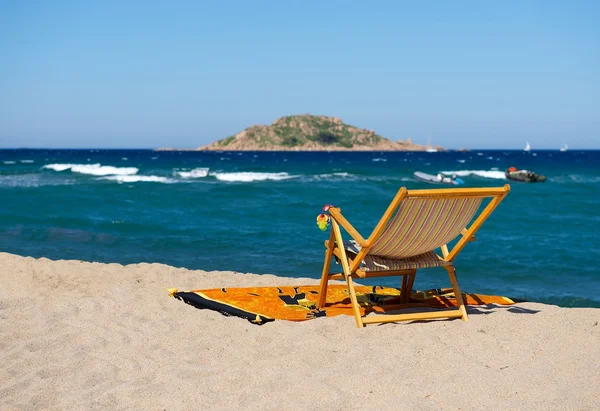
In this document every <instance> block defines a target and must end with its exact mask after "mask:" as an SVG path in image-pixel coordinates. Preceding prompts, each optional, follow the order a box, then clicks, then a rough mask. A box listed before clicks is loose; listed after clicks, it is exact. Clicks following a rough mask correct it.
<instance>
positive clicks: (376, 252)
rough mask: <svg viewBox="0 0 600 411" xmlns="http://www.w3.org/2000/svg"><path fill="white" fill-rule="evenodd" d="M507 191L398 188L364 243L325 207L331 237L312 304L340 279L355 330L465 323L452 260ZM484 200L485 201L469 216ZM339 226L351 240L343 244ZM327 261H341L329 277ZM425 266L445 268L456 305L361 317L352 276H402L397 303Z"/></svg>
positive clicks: (339, 214)
mask: <svg viewBox="0 0 600 411" xmlns="http://www.w3.org/2000/svg"><path fill="white" fill-rule="evenodd" d="M509 191H510V186H509V185H508V184H507V185H505V186H504V187H500V188H462V189H460V188H456V189H455V188H450V189H434V190H410V191H409V190H407V189H406V188H405V187H402V188H401V189H400V190H399V191H398V194H396V196H395V197H394V199H393V200H392V203H391V204H390V205H389V207H388V209H387V211H386V212H385V213H384V215H383V217H382V218H381V220H380V221H379V223H378V224H377V226H376V227H375V229H374V230H373V232H372V233H371V235H370V236H369V238H367V239H366V240H365V239H364V238H363V237H362V236H361V235H360V233H359V232H358V231H357V230H356V229H355V228H354V227H353V226H352V225H351V224H350V223H349V222H348V221H347V220H346V219H345V218H344V216H343V215H342V210H341V209H340V208H335V207H332V208H330V209H329V213H330V216H331V234H330V236H329V240H327V241H325V247H326V250H325V263H324V266H323V274H322V276H321V285H320V297H319V302H318V305H317V306H318V307H319V308H321V307H323V306H325V304H326V298H327V284H328V282H329V280H331V279H345V280H346V283H347V286H348V293H349V294H350V300H351V302H352V306H353V310H354V317H355V319H356V325H357V326H358V327H359V328H361V327H364V325H365V324H373V323H386V322H395V321H405V320H423V319H435V318H455V317H461V318H462V319H463V320H464V321H467V320H468V317H467V310H466V309H465V306H464V302H463V299H462V296H461V292H460V288H459V286H458V281H457V278H456V272H455V270H454V259H455V258H456V256H457V255H458V254H459V253H460V252H461V250H462V249H463V248H464V246H465V245H466V244H467V242H469V241H473V240H474V239H475V237H474V234H475V232H476V231H477V230H478V229H479V228H480V227H481V225H482V224H483V222H484V221H485V220H486V219H487V218H488V217H489V216H490V214H491V213H492V212H493V211H494V209H495V208H496V207H497V206H498V204H500V202H501V201H502V200H503V199H504V197H506V195H507V194H508V192H509ZM484 199H490V201H489V203H488V204H487V206H485V207H484V208H483V210H482V211H481V212H480V213H479V214H478V215H477V217H476V218H474V217H475V216H476V214H477V212H478V210H479V209H480V208H481V207H480V206H481V204H482V202H483V201H484ZM471 221H472V223H471V225H470V226H468V224H469V223H470V222H471ZM340 226H341V227H342V228H344V229H345V231H346V232H347V233H348V234H349V235H350V237H351V238H352V241H344V240H343V238H342V233H341V230H340ZM459 236H460V238H459V239H458V242H457V243H456V244H455V245H454V247H453V248H452V249H451V250H448V243H450V242H451V241H452V240H456V239H457V237H459ZM437 249H440V250H441V255H438V254H437V253H436V252H435V250H437ZM332 258H336V259H337V260H339V261H340V262H341V265H342V269H343V272H342V273H330V266H331V259H332ZM429 267H444V268H445V269H446V270H447V271H448V275H449V277H450V283H451V284H452V288H453V291H454V295H455V298H456V302H457V308H456V309H451V310H438V311H430V312H419V313H406V314H396V315H387V314H380V315H372V316H368V317H366V316H365V317H362V316H361V313H360V306H359V303H358V300H357V296H356V291H355V289H354V283H353V278H370V277H384V276H402V288H401V293H400V301H401V302H406V303H407V302H409V300H410V294H411V291H412V286H413V283H414V280H415V276H416V272H417V269H419V268H429Z"/></svg>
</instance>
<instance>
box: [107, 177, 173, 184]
mask: <svg viewBox="0 0 600 411" xmlns="http://www.w3.org/2000/svg"><path fill="white" fill-rule="evenodd" d="M98 180H111V181H116V182H118V183H164V184H169V183H175V182H177V181H176V180H173V179H172V178H167V177H161V176H140V175H136V176H133V175H120V176H106V177H100V178H99V179H98Z"/></svg>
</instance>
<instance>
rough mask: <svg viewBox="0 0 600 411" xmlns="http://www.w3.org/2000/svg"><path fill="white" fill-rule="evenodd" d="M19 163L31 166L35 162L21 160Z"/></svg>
mask: <svg viewBox="0 0 600 411" xmlns="http://www.w3.org/2000/svg"><path fill="white" fill-rule="evenodd" d="M19 161H20V162H21V163H24V164H31V163H33V160H19Z"/></svg>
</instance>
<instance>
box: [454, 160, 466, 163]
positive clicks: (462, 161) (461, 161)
mask: <svg viewBox="0 0 600 411" xmlns="http://www.w3.org/2000/svg"><path fill="white" fill-rule="evenodd" d="M456 161H458V162H459V163H464V162H465V161H466V160H456Z"/></svg>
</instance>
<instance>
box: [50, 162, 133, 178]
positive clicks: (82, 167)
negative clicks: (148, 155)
mask: <svg viewBox="0 0 600 411" xmlns="http://www.w3.org/2000/svg"><path fill="white" fill-rule="evenodd" d="M42 168H47V169H50V170H54V171H65V170H69V169H70V170H71V171H72V172H73V173H81V174H90V175H93V176H108V175H120V176H129V175H133V174H137V172H138V171H139V169H138V168H136V167H113V166H103V165H101V164H60V163H59V164H47V165H45V166H44V167H42Z"/></svg>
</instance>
